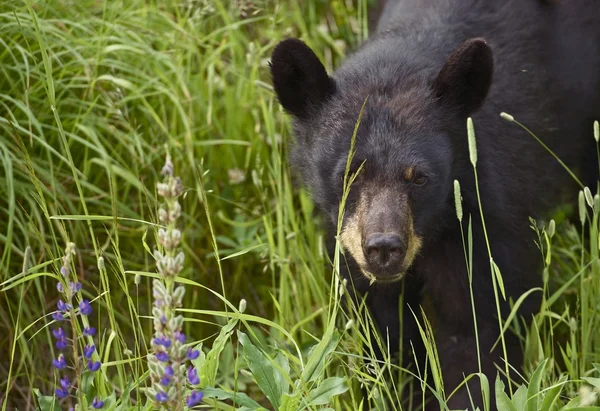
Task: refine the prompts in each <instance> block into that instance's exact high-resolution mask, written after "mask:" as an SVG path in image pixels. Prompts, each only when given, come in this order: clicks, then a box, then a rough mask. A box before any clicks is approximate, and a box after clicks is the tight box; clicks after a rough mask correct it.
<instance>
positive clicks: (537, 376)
mask: <svg viewBox="0 0 600 411" xmlns="http://www.w3.org/2000/svg"><path fill="white" fill-rule="evenodd" d="M547 363H548V359H545V360H544V361H542V363H540V365H538V366H537V368H536V369H535V371H534V372H533V375H532V376H531V380H530V381H529V388H528V389H527V411H538V410H539V409H540V386H541V384H542V377H543V375H544V369H545V368H546V364H547Z"/></svg>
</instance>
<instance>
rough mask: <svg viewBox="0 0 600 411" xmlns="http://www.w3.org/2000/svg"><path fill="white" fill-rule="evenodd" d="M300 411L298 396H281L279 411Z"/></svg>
mask: <svg viewBox="0 0 600 411" xmlns="http://www.w3.org/2000/svg"><path fill="white" fill-rule="evenodd" d="M299 409H300V394H294V395H290V394H283V397H282V399H281V407H279V411H297V410H299Z"/></svg>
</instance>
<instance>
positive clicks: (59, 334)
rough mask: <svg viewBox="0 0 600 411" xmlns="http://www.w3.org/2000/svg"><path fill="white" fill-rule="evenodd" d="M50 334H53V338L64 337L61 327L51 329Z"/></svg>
mask: <svg viewBox="0 0 600 411" xmlns="http://www.w3.org/2000/svg"><path fill="white" fill-rule="evenodd" d="M52 334H54V337H55V338H58V339H60V338H64V336H65V332H64V331H63V329H62V327H58V328H56V329H55V330H52Z"/></svg>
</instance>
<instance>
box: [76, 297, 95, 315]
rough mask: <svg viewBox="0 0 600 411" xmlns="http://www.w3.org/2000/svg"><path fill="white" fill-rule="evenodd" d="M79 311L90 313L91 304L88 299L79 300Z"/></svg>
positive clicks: (84, 313) (85, 313)
mask: <svg viewBox="0 0 600 411" xmlns="http://www.w3.org/2000/svg"><path fill="white" fill-rule="evenodd" d="M79 312H80V313H81V314H83V315H90V314H91V313H92V305H91V304H90V302H89V301H88V300H81V302H80V303H79Z"/></svg>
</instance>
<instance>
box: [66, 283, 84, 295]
mask: <svg viewBox="0 0 600 411" xmlns="http://www.w3.org/2000/svg"><path fill="white" fill-rule="evenodd" d="M81 287H82V285H81V283H80V282H75V283H74V282H71V283H70V284H69V288H71V291H72V292H73V294H75V293H78V292H79V291H81Z"/></svg>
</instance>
